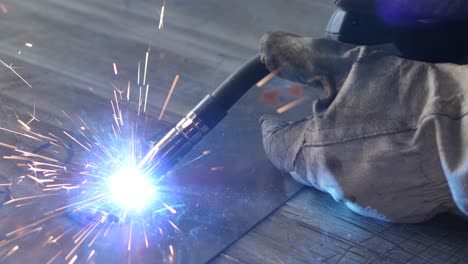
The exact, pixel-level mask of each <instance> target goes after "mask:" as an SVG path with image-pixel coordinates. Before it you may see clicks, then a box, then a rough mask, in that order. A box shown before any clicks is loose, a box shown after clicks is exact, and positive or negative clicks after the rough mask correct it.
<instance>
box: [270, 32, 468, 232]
mask: <svg viewBox="0 0 468 264" xmlns="http://www.w3.org/2000/svg"><path fill="white" fill-rule="evenodd" d="M261 54H262V61H263V62H264V63H265V64H266V65H267V67H268V68H269V69H270V70H272V71H274V70H277V71H278V70H279V76H280V77H283V78H286V79H289V80H291V81H294V82H300V83H302V84H305V85H307V86H311V87H315V88H319V89H321V90H322V94H323V96H322V97H321V98H320V99H318V100H316V101H315V102H314V103H313V107H312V114H311V115H310V116H309V117H306V118H304V119H303V120H300V121H297V122H285V121H282V120H280V119H278V118H277V117H272V116H264V117H262V118H261V125H262V132H263V144H264V148H265V152H266V154H267V156H268V158H269V159H270V160H271V162H272V163H273V165H274V166H275V167H277V168H278V169H280V170H282V171H285V172H288V173H290V174H291V175H292V176H293V177H294V179H296V180H297V181H298V182H300V183H302V184H305V185H309V186H313V187H315V188H317V189H318V190H321V191H324V192H327V193H329V194H330V195H331V196H332V197H333V198H334V199H335V200H336V201H337V202H340V203H343V204H345V205H346V206H347V207H348V208H349V209H351V210H353V211H354V212H356V213H358V214H362V215H365V216H369V217H373V218H377V219H382V220H386V221H390V222H401V223H414V222H421V221H425V220H427V219H429V218H431V217H432V216H434V215H435V214H437V213H441V212H447V211H452V212H458V213H461V214H464V215H468V66H463V65H455V64H431V63H425V62H419V61H410V60H406V59H403V58H400V57H398V56H395V52H394V51H393V50H392V49H391V48H388V47H383V46H381V47H366V46H354V45H350V44H344V43H341V42H337V41H332V40H328V39H312V38H303V37H299V36H296V35H293V34H289V33H281V32H278V33H269V34H266V35H265V36H264V37H263V38H262V43H261Z"/></svg>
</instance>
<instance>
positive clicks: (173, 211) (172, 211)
mask: <svg viewBox="0 0 468 264" xmlns="http://www.w3.org/2000/svg"><path fill="white" fill-rule="evenodd" d="M163 206H164V207H166V209H167V210H169V212H171V213H172V214H177V211H176V210H175V209H174V208H172V207H171V206H169V205H167V204H165V203H163Z"/></svg>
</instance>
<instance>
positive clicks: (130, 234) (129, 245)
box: [127, 219, 133, 252]
mask: <svg viewBox="0 0 468 264" xmlns="http://www.w3.org/2000/svg"><path fill="white" fill-rule="evenodd" d="M132 232H133V219H132V220H131V222H130V232H129V234H128V246H127V250H128V252H130V251H131V250H132Z"/></svg>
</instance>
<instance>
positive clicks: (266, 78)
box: [256, 67, 284, 88]
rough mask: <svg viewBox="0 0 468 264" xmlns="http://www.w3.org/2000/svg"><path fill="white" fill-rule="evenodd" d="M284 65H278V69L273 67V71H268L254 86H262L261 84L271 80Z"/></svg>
mask: <svg viewBox="0 0 468 264" xmlns="http://www.w3.org/2000/svg"><path fill="white" fill-rule="evenodd" d="M283 68H284V67H279V68H278V69H275V70H274V71H272V72H270V73H269V74H268V75H267V76H265V77H264V78H263V79H261V80H260V81H259V82H258V83H257V84H256V86H257V87H259V88H260V87H262V86H263V85H265V84H266V83H267V82H269V81H271V79H273V78H274V77H275V76H276V75H278V73H279V72H280V71H281V70H283Z"/></svg>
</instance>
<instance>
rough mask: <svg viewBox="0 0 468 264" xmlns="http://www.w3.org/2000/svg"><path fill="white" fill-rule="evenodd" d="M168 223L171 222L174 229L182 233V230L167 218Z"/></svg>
mask: <svg viewBox="0 0 468 264" xmlns="http://www.w3.org/2000/svg"><path fill="white" fill-rule="evenodd" d="M168 222H169V224H171V226H172V227H174V228H175V230H177V231H179V232H180V233H182V230H180V228H179V227H178V226H176V224H174V223H173V222H172V221H171V220H168Z"/></svg>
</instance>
